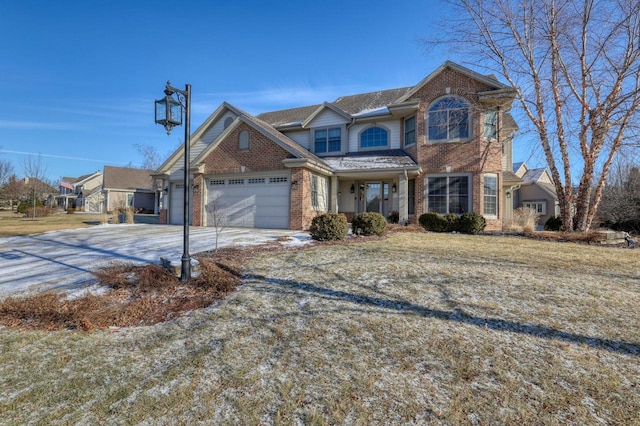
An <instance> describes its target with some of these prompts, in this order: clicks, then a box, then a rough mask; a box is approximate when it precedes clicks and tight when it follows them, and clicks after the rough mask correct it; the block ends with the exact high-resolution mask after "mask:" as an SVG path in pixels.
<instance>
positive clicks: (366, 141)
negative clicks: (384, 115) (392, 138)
mask: <svg viewBox="0 0 640 426" xmlns="http://www.w3.org/2000/svg"><path fill="white" fill-rule="evenodd" d="M388 145H389V132H388V131H387V130H386V129H383V128H382V127H369V128H368V129H367V130H365V131H364V132H362V133H360V148H376V147H386V146H388Z"/></svg>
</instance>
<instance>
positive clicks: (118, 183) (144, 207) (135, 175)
mask: <svg viewBox="0 0 640 426" xmlns="http://www.w3.org/2000/svg"><path fill="white" fill-rule="evenodd" d="M151 173H153V170H145V169H134V168H130V167H113V166H104V182H103V184H102V188H101V191H99V193H98V194H96V195H95V196H94V198H95V199H96V200H99V202H100V204H101V205H100V208H101V209H102V210H101V211H103V212H110V211H114V210H117V209H122V208H127V207H132V208H133V209H134V210H135V211H136V212H140V213H154V212H156V199H157V193H156V191H155V189H154V187H153V179H152V178H151Z"/></svg>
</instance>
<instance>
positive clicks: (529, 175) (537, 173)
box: [522, 168, 547, 185]
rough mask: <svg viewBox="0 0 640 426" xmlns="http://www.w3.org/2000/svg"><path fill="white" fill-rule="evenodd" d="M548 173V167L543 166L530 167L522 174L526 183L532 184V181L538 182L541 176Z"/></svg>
mask: <svg viewBox="0 0 640 426" xmlns="http://www.w3.org/2000/svg"><path fill="white" fill-rule="evenodd" d="M545 173H547V169H545V168H541V169H529V170H527V172H526V173H525V174H524V176H522V180H523V181H524V184H525V185H528V184H531V183H536V182H538V181H539V180H540V178H541V177H542V176H543V175H544V174H545Z"/></svg>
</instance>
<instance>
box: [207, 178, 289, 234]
mask: <svg viewBox="0 0 640 426" xmlns="http://www.w3.org/2000/svg"><path fill="white" fill-rule="evenodd" d="M289 193H290V189H289V176H287V175H282V176H273V175H272V176H256V177H250V178H247V177H224V178H223V177H220V178H218V177H215V178H209V179H207V201H206V212H205V214H206V217H207V225H208V226H215V221H216V220H220V219H222V223H223V224H224V226H241V227H250V228H280V229H287V228H288V227H289Z"/></svg>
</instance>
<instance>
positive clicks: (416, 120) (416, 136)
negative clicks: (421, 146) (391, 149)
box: [402, 115, 418, 146]
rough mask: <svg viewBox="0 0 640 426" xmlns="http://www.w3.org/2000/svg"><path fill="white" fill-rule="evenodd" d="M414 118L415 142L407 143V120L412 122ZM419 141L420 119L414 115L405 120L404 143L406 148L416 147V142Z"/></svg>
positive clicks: (403, 128)
mask: <svg viewBox="0 0 640 426" xmlns="http://www.w3.org/2000/svg"><path fill="white" fill-rule="evenodd" d="M412 118H413V142H411V143H407V120H411V119H412ZM417 140H418V119H417V116H416V115H412V116H411V117H407V118H405V119H404V122H403V126H402V143H403V144H404V146H414V145H415V144H416V141H417Z"/></svg>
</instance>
